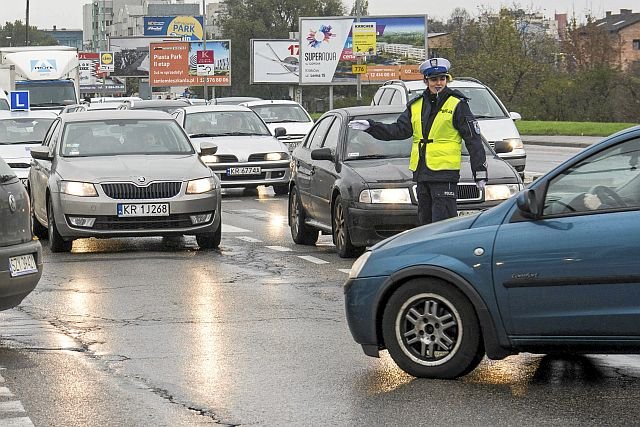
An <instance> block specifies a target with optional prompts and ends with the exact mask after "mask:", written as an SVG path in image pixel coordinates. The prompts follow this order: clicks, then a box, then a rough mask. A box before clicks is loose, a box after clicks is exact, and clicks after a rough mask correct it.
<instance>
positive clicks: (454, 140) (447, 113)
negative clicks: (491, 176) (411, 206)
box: [349, 58, 487, 225]
mask: <svg viewBox="0 0 640 427" xmlns="http://www.w3.org/2000/svg"><path fill="white" fill-rule="evenodd" d="M450 67H451V64H450V63H449V61H448V60H446V59H444V58H431V59H428V60H426V61H424V62H423V63H422V64H420V68H419V69H420V72H421V73H422V74H423V75H424V82H425V84H426V85H427V89H426V90H425V91H424V92H423V94H422V96H419V97H417V98H415V99H413V100H411V101H410V102H409V104H408V105H407V109H406V110H405V111H404V113H402V114H401V115H400V117H398V120H397V121H396V122H395V123H390V124H384V123H379V122H375V121H373V120H352V121H351V122H349V127H350V128H351V129H356V130H362V131H365V132H367V133H369V134H370V135H371V136H373V137H374V138H376V139H380V140H384V141H389V140H394V139H405V138H409V137H410V136H413V145H412V147H411V159H410V160H409V169H411V170H412V171H413V180H414V181H416V182H417V196H418V222H419V223H420V225H423V224H430V223H432V222H436V221H440V220H443V219H447V218H452V217H455V216H456V215H457V205H456V199H457V197H458V181H459V180H460V165H461V160H462V140H463V139H464V142H465V145H466V146H467V150H468V151H469V155H470V158H471V171H472V172H473V177H474V180H475V182H476V185H477V186H478V188H480V190H482V189H484V186H485V184H486V182H487V163H486V156H485V151H484V147H483V145H482V139H481V137H480V127H479V126H478V122H477V121H476V119H475V117H474V116H473V114H472V113H471V110H470V109H469V104H468V103H467V98H466V97H465V96H464V95H463V94H462V93H460V92H459V91H457V90H455V89H451V88H449V87H447V83H448V82H449V81H450V80H451V76H450V75H449V68H450Z"/></svg>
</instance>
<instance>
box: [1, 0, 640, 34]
mask: <svg viewBox="0 0 640 427" xmlns="http://www.w3.org/2000/svg"><path fill="white" fill-rule="evenodd" d="M0 1H1V2H2V6H1V7H0V23H2V24H3V25H4V23H5V22H6V21H11V22H13V21H14V20H16V19H21V20H22V21H23V22H24V18H25V11H26V1H25V0H0ZM206 1H207V3H209V2H210V0H206ZM343 1H344V3H345V5H346V7H347V9H348V10H349V9H350V8H351V5H352V4H353V2H354V0H343ZM29 3H30V8H31V17H30V21H31V25H35V26H37V27H39V28H51V27H53V25H56V26H57V27H58V28H74V29H82V5H84V4H87V3H90V1H88V0H30V2H29ZM187 3H199V4H202V2H201V1H196V0H191V1H189V0H187ZM477 4H481V5H483V6H486V7H489V8H491V9H494V10H497V9H499V8H500V6H513V5H514V4H518V5H519V6H520V7H521V8H523V9H525V10H532V11H540V12H543V13H544V14H545V15H546V16H553V14H554V12H557V13H565V12H566V13H568V14H569V15H571V14H572V13H574V12H575V14H576V17H578V18H581V17H583V16H584V15H585V14H586V13H588V12H591V14H592V15H594V16H596V17H598V18H599V17H602V16H604V13H605V11H607V10H611V11H613V12H614V13H618V12H619V10H620V9H634V10H633V11H634V12H640V6H638V0H606V1H605V0H535V2H533V1H522V2H517V1H502V0H453V1H433V2H430V1H426V0H369V13H370V14H371V15H402V14H411V15H413V14H427V15H430V16H432V17H433V18H435V19H440V20H446V18H448V17H449V16H450V15H451V12H452V11H453V9H455V8H456V7H461V8H464V9H467V11H468V12H469V14H471V16H477V15H478V12H479V10H480V9H479V7H478V6H477ZM436 5H437V6H436ZM634 6H635V8H634Z"/></svg>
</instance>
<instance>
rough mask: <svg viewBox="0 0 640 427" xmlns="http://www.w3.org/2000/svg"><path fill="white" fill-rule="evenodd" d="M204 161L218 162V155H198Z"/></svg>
mask: <svg viewBox="0 0 640 427" xmlns="http://www.w3.org/2000/svg"><path fill="white" fill-rule="evenodd" d="M200 158H201V159H202V161H203V162H204V163H219V162H220V157H218V156H215V155H212V156H200Z"/></svg>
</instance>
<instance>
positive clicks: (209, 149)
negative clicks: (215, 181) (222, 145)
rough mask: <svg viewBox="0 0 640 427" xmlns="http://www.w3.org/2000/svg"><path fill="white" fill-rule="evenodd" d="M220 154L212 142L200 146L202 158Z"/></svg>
mask: <svg viewBox="0 0 640 427" xmlns="http://www.w3.org/2000/svg"><path fill="white" fill-rule="evenodd" d="M217 152H218V146H217V145H216V144H214V143H212V142H203V143H201V144H200V155H201V156H213V155H214V154H216V153H217Z"/></svg>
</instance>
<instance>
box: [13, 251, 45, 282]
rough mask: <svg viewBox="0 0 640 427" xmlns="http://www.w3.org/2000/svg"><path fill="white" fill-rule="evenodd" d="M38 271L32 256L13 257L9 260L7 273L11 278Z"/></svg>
mask: <svg viewBox="0 0 640 427" xmlns="http://www.w3.org/2000/svg"><path fill="white" fill-rule="evenodd" d="M37 271H38V267H37V266H36V260H35V258H34V257H33V254H26V255H20V256H14V257H11V258H9V272H10V274H11V277H16V276H22V275H24V274H31V273H35V272H37Z"/></svg>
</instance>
